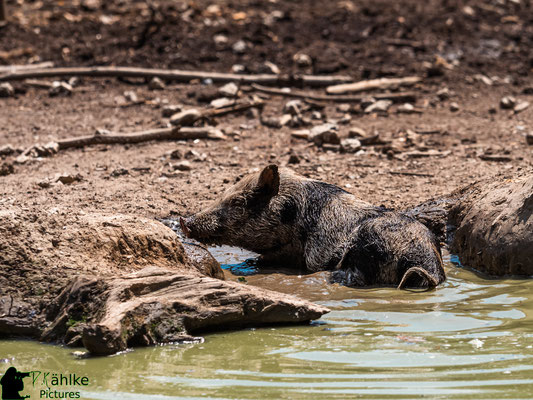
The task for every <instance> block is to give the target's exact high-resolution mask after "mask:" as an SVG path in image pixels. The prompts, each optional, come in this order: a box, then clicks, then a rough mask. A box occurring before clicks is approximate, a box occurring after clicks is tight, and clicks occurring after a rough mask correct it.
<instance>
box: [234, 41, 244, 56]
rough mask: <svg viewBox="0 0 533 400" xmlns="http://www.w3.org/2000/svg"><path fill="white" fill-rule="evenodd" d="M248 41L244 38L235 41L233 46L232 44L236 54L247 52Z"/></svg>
mask: <svg viewBox="0 0 533 400" xmlns="http://www.w3.org/2000/svg"><path fill="white" fill-rule="evenodd" d="M246 47H247V46H246V42H245V41H244V40H238V41H236V42H235V43H233V46H231V49H232V50H233V52H234V53H235V54H244V53H245V52H246Z"/></svg>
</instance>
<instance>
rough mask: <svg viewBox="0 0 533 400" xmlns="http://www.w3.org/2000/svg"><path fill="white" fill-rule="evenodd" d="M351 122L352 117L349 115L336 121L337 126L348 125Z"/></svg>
mask: <svg viewBox="0 0 533 400" xmlns="http://www.w3.org/2000/svg"><path fill="white" fill-rule="evenodd" d="M350 122H352V116H351V115H350V114H344V116H343V117H342V118H341V119H339V120H338V121H337V123H338V124H339V125H348V124H349V123H350Z"/></svg>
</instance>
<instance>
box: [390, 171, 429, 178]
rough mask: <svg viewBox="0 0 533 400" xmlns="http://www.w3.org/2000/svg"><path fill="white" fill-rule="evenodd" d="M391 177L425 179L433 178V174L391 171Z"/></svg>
mask: <svg viewBox="0 0 533 400" xmlns="http://www.w3.org/2000/svg"><path fill="white" fill-rule="evenodd" d="M389 174H391V175H405V176H420V177H423V178H433V177H434V176H435V175H433V174H422V173H419V172H408V171H389Z"/></svg>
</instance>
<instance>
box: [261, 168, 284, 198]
mask: <svg viewBox="0 0 533 400" xmlns="http://www.w3.org/2000/svg"><path fill="white" fill-rule="evenodd" d="M257 189H258V190H259V191H260V192H261V193H264V194H267V195H269V196H275V195H276V194H278V191H279V172H278V166H277V165H274V164H271V165H269V166H267V167H265V168H264V169H263V170H262V171H261V174H260V175H259V180H258V181H257Z"/></svg>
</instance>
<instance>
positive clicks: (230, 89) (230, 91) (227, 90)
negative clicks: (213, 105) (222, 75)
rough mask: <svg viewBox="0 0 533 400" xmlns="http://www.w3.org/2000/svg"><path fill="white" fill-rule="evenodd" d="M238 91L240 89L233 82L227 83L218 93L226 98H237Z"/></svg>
mask: <svg viewBox="0 0 533 400" xmlns="http://www.w3.org/2000/svg"><path fill="white" fill-rule="evenodd" d="M238 91H239V87H238V86H237V85H236V84H235V83H233V82H230V83H226V84H225V85H224V86H222V87H220V88H219V89H218V93H219V94H220V95H222V96H224V97H236V96H237V93H238Z"/></svg>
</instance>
